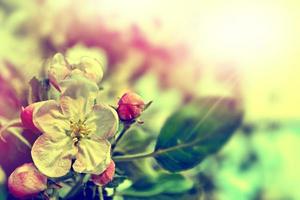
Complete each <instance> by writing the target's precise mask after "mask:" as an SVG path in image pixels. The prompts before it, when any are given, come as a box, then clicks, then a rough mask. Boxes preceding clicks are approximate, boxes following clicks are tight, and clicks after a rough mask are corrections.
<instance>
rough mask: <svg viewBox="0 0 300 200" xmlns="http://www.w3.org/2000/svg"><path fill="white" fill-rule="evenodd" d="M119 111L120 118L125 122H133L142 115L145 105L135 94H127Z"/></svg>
mask: <svg viewBox="0 0 300 200" xmlns="http://www.w3.org/2000/svg"><path fill="white" fill-rule="evenodd" d="M118 104H119V107H118V109H117V111H118V114H119V117H120V119H121V120H124V121H131V120H133V119H135V118H137V117H139V116H140V115H141V113H142V112H143V111H144V108H145V103H144V101H143V99H142V98H141V97H140V96H139V95H137V94H136V93H133V92H128V93H125V94H124V95H123V96H122V97H121V99H120V101H119V103H118Z"/></svg>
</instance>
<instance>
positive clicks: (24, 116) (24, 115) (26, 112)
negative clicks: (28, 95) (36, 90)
mask: <svg viewBox="0 0 300 200" xmlns="http://www.w3.org/2000/svg"><path fill="white" fill-rule="evenodd" d="M35 104H37V103H34V104H30V105H29V106H27V107H26V108H23V107H22V112H21V115H20V117H21V121H22V124H23V126H24V127H25V128H27V129H30V130H31V131H33V132H35V133H38V132H40V131H39V129H37V128H36V126H35V125H34V123H33V119H32V117H33V109H34V107H35Z"/></svg>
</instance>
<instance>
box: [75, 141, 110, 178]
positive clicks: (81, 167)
mask: <svg viewBox="0 0 300 200" xmlns="http://www.w3.org/2000/svg"><path fill="white" fill-rule="evenodd" d="M110 161H111V158H110V143H109V142H108V141H107V140H91V139H86V138H82V139H80V141H79V142H78V154H77V155H76V161H75V162H74V164H73V169H74V171H76V172H78V173H92V174H100V173H102V172H103V171H104V170H105V169H106V168H107V167H108V165H109V164H110Z"/></svg>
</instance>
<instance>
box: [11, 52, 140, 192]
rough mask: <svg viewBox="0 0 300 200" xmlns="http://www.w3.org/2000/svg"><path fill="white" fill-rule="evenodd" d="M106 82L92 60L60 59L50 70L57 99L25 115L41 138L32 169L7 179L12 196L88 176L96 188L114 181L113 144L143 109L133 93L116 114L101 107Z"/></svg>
mask: <svg viewBox="0 0 300 200" xmlns="http://www.w3.org/2000/svg"><path fill="white" fill-rule="evenodd" d="M102 77H103V70H102V67H101V62H100V61H98V60H97V59H93V58H89V57H81V58H78V59H76V58H75V59H74V58H72V59H70V58H67V57H65V56H64V55H62V54H60V53H58V54H56V55H54V57H53V59H52V60H51V62H49V67H48V78H49V82H50V84H51V87H53V88H55V89H56V90H57V92H58V93H59V97H58V98H57V99H49V100H45V101H40V102H35V103H33V104H30V105H28V106H27V107H25V108H23V109H22V112H21V116H20V117H21V121H22V124H23V126H24V128H26V129H29V130H30V131H31V132H32V133H35V134H38V135H39V137H38V138H37V139H36V140H35V142H34V144H33V146H32V149H31V157H32V160H33V163H26V164H24V165H22V166H20V167H18V168H17V169H16V170H15V171H14V172H13V173H12V174H11V176H10V177H9V180H8V184H9V189H10V192H11V193H12V194H13V195H14V196H16V197H30V196H32V195H36V194H38V193H40V192H42V191H44V190H46V189H47V184H48V182H47V179H49V178H50V179H51V178H58V177H63V176H65V175H67V174H68V173H69V172H70V171H72V172H74V173H77V174H90V180H91V181H93V182H94V184H95V185H99V186H102V185H105V184H107V183H108V182H110V181H111V180H112V179H113V176H114V173H115V163H114V162H113V160H112V159H111V140H112V139H113V137H114V135H115V134H116V132H117V130H118V126H119V123H120V122H119V121H120V120H121V121H125V122H130V121H132V120H134V119H135V118H137V117H138V116H139V115H140V114H141V112H142V111H143V110H144V108H145V104H144V102H143V100H142V99H141V98H140V97H139V96H138V95H137V94H135V93H132V92H128V93H125V94H124V95H123V96H122V97H121V99H120V100H119V103H118V108H113V107H111V106H109V105H106V104H104V103H103V102H98V98H97V97H98V93H99V91H100V88H99V86H98V85H99V83H100V81H101V79H102Z"/></svg>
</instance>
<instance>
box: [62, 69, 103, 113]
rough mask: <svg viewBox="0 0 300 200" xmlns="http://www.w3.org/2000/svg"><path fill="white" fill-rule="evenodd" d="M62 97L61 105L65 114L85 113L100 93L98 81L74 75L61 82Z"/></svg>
mask: <svg viewBox="0 0 300 200" xmlns="http://www.w3.org/2000/svg"><path fill="white" fill-rule="evenodd" d="M60 86H61V88H62V92H63V93H62V97H61V107H62V110H63V112H64V114H65V115H67V116H69V117H72V116H74V115H78V114H79V113H80V115H85V114H87V113H89V112H90V110H91V109H92V107H93V105H94V101H95V99H96V97H97V94H98V90H99V89H98V86H97V84H96V83H94V82H92V81H90V80H88V79H86V78H84V77H81V76H78V75H73V76H71V77H70V78H68V79H65V80H64V81H62V83H61V85H60Z"/></svg>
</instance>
